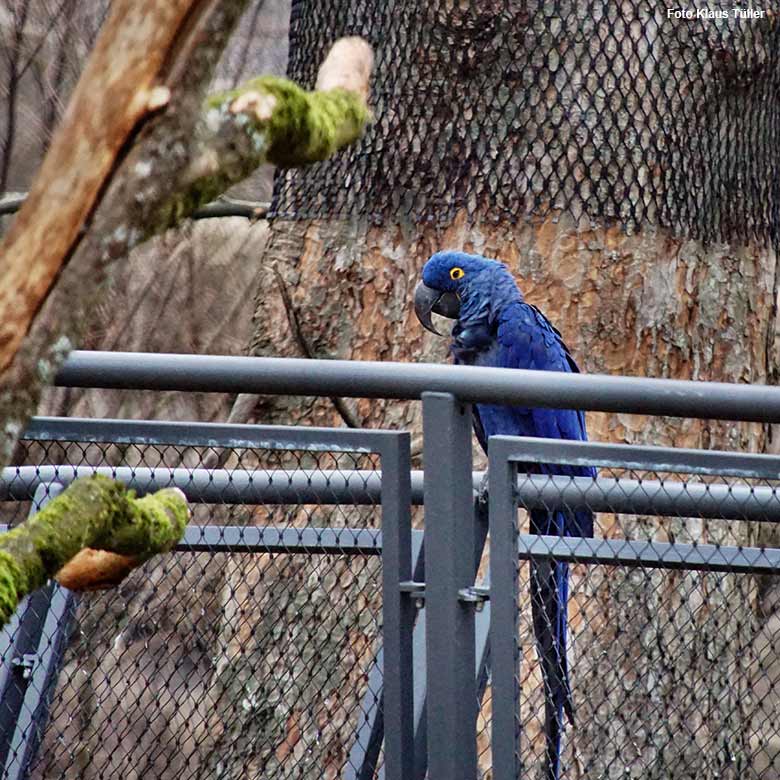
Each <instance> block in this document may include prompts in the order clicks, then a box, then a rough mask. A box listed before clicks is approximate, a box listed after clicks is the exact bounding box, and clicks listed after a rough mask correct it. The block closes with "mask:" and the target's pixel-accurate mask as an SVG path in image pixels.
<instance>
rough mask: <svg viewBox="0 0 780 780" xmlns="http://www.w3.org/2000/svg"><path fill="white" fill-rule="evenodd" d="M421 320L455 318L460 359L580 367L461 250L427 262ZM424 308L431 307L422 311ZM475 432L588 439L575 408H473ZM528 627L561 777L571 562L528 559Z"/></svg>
mask: <svg viewBox="0 0 780 780" xmlns="http://www.w3.org/2000/svg"><path fill="white" fill-rule="evenodd" d="M415 306H416V307H417V309H418V316H420V319H421V321H422V322H423V324H425V325H426V327H432V325H431V323H430V311H434V312H438V313H442V314H445V315H446V316H450V317H457V322H456V324H455V327H454V328H453V330H452V344H451V352H452V355H453V357H454V360H455V362H456V363H462V364H467V365H478V366H498V367H505V368H526V369H539V370H544V371H562V372H576V371H577V370H578V369H577V365H576V363H575V362H574V359H573V358H572V356H571V354H570V352H569V350H568V348H567V347H566V345H565V344H564V342H563V339H562V337H561V334H560V333H559V332H558V331H557V330H556V329H555V328H554V327H553V325H552V324H551V323H550V322H549V320H548V319H547V318H546V317H545V316H544V315H543V314H542V313H541V312H540V311H539V310H538V309H537V308H536V307H535V306H532V305H530V304H528V303H526V302H525V300H524V299H523V296H522V294H521V292H520V290H519V289H518V288H517V285H516V284H515V281H514V279H513V278H512V276H511V274H510V273H509V271H508V270H507V268H506V266H505V265H504V264H503V263H499V262H498V261H496V260H489V259H487V258H484V257H481V256H479V255H469V254H465V253H463V252H438V253H436V254H435V255H433V256H432V257H431V258H430V259H429V260H428V262H427V263H426V264H425V267H424V268H423V274H422V284H421V285H420V286H419V288H418V291H417V292H416V294H415ZM426 309H427V311H426ZM474 428H475V431H476V434H477V437H478V439H479V442H480V444H481V445H482V447H483V449H485V450H486V449H487V439H488V437H490V436H492V435H494V434H503V435H511V436H540V437H545V438H552V439H575V440H580V441H584V440H586V439H587V434H586V430H585V416H584V414H583V413H582V412H581V411H576V410H566V409H539V408H521V407H508V406H494V405H490V404H477V405H476V406H475V409H474ZM520 470H521V471H523V470H525V471H526V472H534V473H542V474H563V475H570V476H595V471H594V469H592V468H588V467H569V466H558V465H544V464H543V465H537V464H526V465H525V467H523V466H521V467H520ZM530 526H531V533H538V534H551V535H556V536H560V535H563V536H592V535H593V515H592V513H591V512H589V511H586V510H580V511H571V512H546V511H537V510H535V511H533V512H531V518H530ZM531 600H532V611H533V624H534V633H535V636H536V642H537V650H538V653H539V657H540V661H541V664H542V671H543V677H544V682H545V734H546V740H547V747H546V758H547V762H546V763H547V768H546V774H547V777H548V780H558V777H559V773H560V748H561V745H560V740H561V734H562V731H563V713H564V711H565V712H566V713H567V715H568V717H569V720H570V721H571V722H572V723H573V722H574V710H573V706H572V699H571V690H570V687H569V675H568V667H567V659H566V617H567V601H568V566H567V564H565V563H558V562H552V561H546V560H535V561H533V562H532V564H531Z"/></svg>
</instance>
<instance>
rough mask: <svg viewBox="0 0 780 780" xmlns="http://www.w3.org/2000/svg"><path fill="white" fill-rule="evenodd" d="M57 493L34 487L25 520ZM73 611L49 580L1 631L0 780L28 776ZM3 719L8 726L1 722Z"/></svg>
mask: <svg viewBox="0 0 780 780" xmlns="http://www.w3.org/2000/svg"><path fill="white" fill-rule="evenodd" d="M62 489H63V488H62V485H59V484H50V485H45V484H42V485H39V486H38V488H37V489H36V491H35V497H34V499H33V507H32V510H31V511H30V516H32V515H34V514H35V512H37V511H39V510H40V509H42V508H43V506H45V504H46V503H47V502H48V501H49V500H51V499H52V498H54V497H55V496H57V495H58V494H59V493H61V492H62ZM74 607H75V598H74V596H73V595H72V594H71V593H70V591H68V590H66V589H65V588H62V587H60V586H59V585H57V584H56V583H55V582H51V583H49V584H48V585H47V586H46V587H45V588H41V589H40V590H38V591H36V592H35V593H33V594H31V595H30V597H29V598H28V599H27V603H26V604H25V605H23V606H22V607H20V610H19V612H18V614H19V615H20V616H21V617H20V619H19V620H18V621H13V622H12V623H11V624H10V625H9V626H8V627H7V628H9V629H11V630H13V631H14V635H13V636H12V637H11V638H10V641H7V640H6V641H4V642H3V643H2V644H3V647H2V651H3V652H2V656H3V658H2V661H3V663H2V667H3V668H2V671H0V694H2V709H4V710H5V712H4V713H3V717H2V718H0V725H2V726H3V731H2V735H1V736H0V765H2V767H3V773H2V777H3V778H5V780H20V779H21V778H24V777H26V776H27V775H28V774H29V769H30V764H31V762H32V759H33V757H34V756H35V753H36V751H37V749H38V745H39V743H40V738H41V736H42V735H43V730H44V729H45V727H46V723H47V721H48V717H49V704H50V701H51V696H52V693H53V692H54V688H55V686H56V682H57V674H58V672H59V668H60V665H61V663H62V656H63V653H64V650H65V645H66V643H67V634H68V624H69V623H70V620H71V618H72V615H73V610H74ZM22 610H24V611H22ZM9 718H12V722H10V723H6V721H8V719H9ZM6 728H7V730H6Z"/></svg>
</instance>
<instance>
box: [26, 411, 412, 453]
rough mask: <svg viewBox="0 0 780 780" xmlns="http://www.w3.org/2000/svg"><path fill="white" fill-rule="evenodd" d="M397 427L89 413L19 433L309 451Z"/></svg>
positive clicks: (364, 447)
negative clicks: (116, 416)
mask: <svg viewBox="0 0 780 780" xmlns="http://www.w3.org/2000/svg"><path fill="white" fill-rule="evenodd" d="M400 435H401V432H400V431H384V430H380V429H374V428H316V427H307V426H305V425H295V426H293V425H229V424H225V423H204V422H183V423H182V422H169V421H167V420H113V419H99V418H97V419H96V418H91V417H33V418H32V419H30V421H29V422H28V423H27V427H26V428H25V431H24V436H23V438H26V439H36V440H42V441H79V442H110V443H112V444H139V445H144V444H168V445H175V446H184V447H224V448H227V449H242V448H256V449H265V450H306V451H307V452H364V453H365V452H376V453H379V452H380V451H381V449H382V447H383V446H384V445H385V444H386V443H387V442H388V441H390V440H392V439H393V438H394V437H397V436H400Z"/></svg>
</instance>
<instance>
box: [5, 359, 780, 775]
mask: <svg viewBox="0 0 780 780" xmlns="http://www.w3.org/2000/svg"><path fill="white" fill-rule="evenodd" d="M101 359H103V358H101V357H100V356H95V357H90V356H88V355H85V354H83V353H82V354H81V355H79V356H78V361H76V364H78V365H77V368H78V370H79V371H81V372H82V373H81V374H80V375H79V377H80V378H78V382H81V383H83V382H85V381H86V380H87V378H88V376H90V374H89V371H91V370H93V369H91V368H89V365H88V364H89V362H90V361H93V362H94V363H95V364H98V368H100V366H99V364H100V361H101ZM106 359H107V358H106ZM163 359H166V360H171V359H170V358H163V357H156V356H151V357H146V358H141V357H139V358H138V360H137V362H136V363H134V364H133V365H134V366H135V369H136V370H137V371H139V372H140V373H139V374H138V375H137V376H135V377H133V376H132V375H128V370H127V369H126V368H124V367H122V368H121V372H120V369H119V368H117V369H116V370H117V372H119V373H118V374H117V383H120V384H127V383H131V384H133V386H142V387H143V386H145V385H146V384H153V385H154V386H157V385H158V384H159V383H160V382H161V381H165V382H166V383H168V382H170V383H172V384H174V385H175V382H180V383H182V385H185V384H187V383H189V384H192V385H197V386H199V387H202V384H201V383H202V382H203V381H205V380H203V379H202V377H200V375H199V372H200V371H206V369H208V365H207V364H210V363H211V362H213V359H210V358H195V357H193V358H186V360H187V361H188V366H189V370H188V372H186V374H183V373H182V372H181V371H179V370H175V371H174V370H173V367H171V368H170V375H167V374H166V373H165V372H166V371H167V370H169V369H165V368H164V367H162V368H161V367H160V366H159V365H156V362H155V361H158V360H163ZM79 361H80V363H79ZM172 362H175V361H172ZM310 362H311V365H312V368H313V369H314V368H316V369H317V377H316V383H317V388H316V389H315V388H314V385H313V384H311V383H313V382H314V380H313V379H312V378H311V376H310V375H309V374H305V375H301V374H300V372H299V370H298V369H299V364H298V363H297V362H296V361H283V360H266V361H260V362H256V361H251V360H247V361H240V360H239V361H238V363H236V364H234V365H233V369H232V370H233V371H234V372H236V373H234V375H232V376H230V377H227V378H225V379H224V381H225V382H227V381H228V380H229V381H231V382H232V381H235V380H236V376H237V375H238V372H239V371H246V374H245V375H244V377H243V379H242V381H245V382H246V384H247V386H249V387H256V388H257V389H258V390H263V389H270V390H271V391H272V392H280V391H287V390H288V389H289V388H290V387H293V386H294V387H296V388H300V389H301V390H305V391H308V392H319V393H323V394H333V393H334V392H335V393H343V392H344V391H345V389H346V390H347V391H348V385H347V383H348V382H352V383H353V384H354V370H355V369H354V367H352V366H350V365H349V364H341V363H336V362H333V361H310ZM260 364H262V366H263V372H262V376H261V377H260V378H259V379H258V378H257V376H256V375H254V376H255V378H253V374H252V371H253V370H254V367H255V366H257V365H260ZM79 365H80V367H79ZM117 365H118V364H117ZM123 365H124V364H123ZM155 366H156V367H155ZM94 370H97V368H96V369H94ZM110 370H113V369H110V367H109V369H106V368H105V367H103V368H100V372H99V376H100V381H102V382H107V381H109V379H110V377H111V374H110ZM144 371H147V373H144ZM365 371H366V372H367V373H365V375H364V381H363V382H362V383H361V384H360V387H359V388H355V392H363V393H368V394H372V393H373V394H380V393H384V394H387V395H390V396H393V397H407V398H408V397H411V398H414V397H421V398H422V401H423V421H424V425H423V457H424V464H425V471H424V472H422V471H412V470H411V465H410V457H411V456H410V437H409V434H408V433H404V432H387V431H384V432H383V431H369V430H348V429H338V430H330V429H316V428H302V427H289V428H272V427H264V426H231V425H206V424H181V423H161V422H128V421H100V420H93V421H85V420H69V419H45V418H44V419H39V420H35V421H33V422H32V423H31V425H30V427H29V429H28V432H27V438H26V439H25V440H23V442H22V444H21V445H20V447H19V449H18V451H17V453H16V462H15V464H14V465H12V466H11V467H9V468H8V469H6V470H5V471H4V472H3V474H2V479H0V503H1V504H2V506H1V508H2V510H3V512H4V516H5V517H14V522H17V521H19V520H21V519H23V517H24V516H25V515H26V514H27V513H29V512H30V511H33V510H34V509H35V504H36V503H37V504H40V503H41V502H42V501H44V500H46V498H47V494H49V495H50V494H52V493H53V492H57V491H58V490H60V489H62V487H66V486H67V485H68V484H69V483H70V482H71V481H72V480H73V479H74V478H76V477H78V476H82V475H87V474H90V473H94V472H95V471H99V472H103V473H107V474H110V475H112V476H115V477H116V478H118V479H120V480H122V481H123V482H125V483H126V484H127V485H129V486H131V487H133V488H134V489H135V490H137V491H138V492H139V493H145V492H147V491H150V490H155V489H158V488H160V487H164V486H167V485H171V484H174V485H177V486H179V487H180V488H182V489H183V490H184V491H185V493H186V494H187V497H188V499H189V501H190V503H191V505H192V507H193V520H192V523H191V525H190V526H189V527H188V529H187V532H186V535H185V538H184V540H183V542H182V543H181V544H180V545H179V547H178V548H177V550H176V551H175V552H173V553H171V554H169V555H166V556H161V557H159V558H158V559H156V560H155V561H153V562H151V563H149V564H147V565H146V566H145V567H142V568H141V569H139V570H138V571H136V572H135V573H134V574H133V575H132V576H131V577H130V578H129V579H128V580H127V581H126V582H125V583H123V585H122V586H121V587H119V588H118V589H116V590H114V591H110V592H106V593H98V594H86V595H81V596H78V597H76V596H75V595H73V594H68V593H67V592H65V591H63V590H61V589H58V588H50V589H48V590H47V589H44V590H42V591H39V592H38V593H36V594H34V595H33V596H32V597H31V598H30V599H29V600H28V602H27V603H26V604H25V605H23V606H22V608H21V609H20V610H19V612H18V613H17V616H16V618H15V619H14V622H13V623H12V624H11V625H10V626H9V627H7V629H6V631H4V632H2V633H1V634H0V654H1V655H2V660H3V663H2V666H0V686H2V688H1V690H2V700H1V702H0V721H2V728H0V734H2V741H0V751H2V752H1V753H0V757H2V760H3V762H4V767H5V774H4V777H7V778H9V780H10V778H22V777H35V778H41V779H43V778H60V777H62V778H67V777H82V776H83V777H103V778H114V777H117V776H120V775H128V776H131V777H135V776H141V775H143V776H144V777H168V776H170V775H174V774H175V776H177V777H215V776H216V777H239V776H241V777H243V776H250V777H251V776H266V775H273V776H274V777H296V778H314V777H317V778H320V777H334V778H336V777H338V778H346V779H347V780H349V779H350V778H354V779H355V780H357V779H358V778H360V779H361V780H368V779H369V778H375V777H376V778H380V777H386V778H387V780H424V778H425V776H426V773H427V774H428V776H429V777H430V778H432V779H435V780H439V779H440V778H448V777H453V776H463V777H469V778H470V777H484V778H488V777H492V778H494V779H495V780H510V779H511V780H516V778H517V777H518V776H520V775H521V774H522V775H523V776H525V777H530V778H545V780H549V778H551V777H552V775H553V772H551V770H550V764H551V762H552V761H555V762H557V761H558V758H557V756H558V754H560V768H559V769H558V770H557V776H558V777H560V778H570V777H571V778H579V777H583V778H613V777H615V778H616V777H621V778H622V777H642V778H645V777H651V778H668V777H674V778H677V777H696V778H697V780H698V778H712V779H713V780H714V778H716V777H717V778H724V777H726V778H761V780H772V778H776V777H780V719H779V718H778V712H780V699H778V694H777V692H776V688H778V684H780V664H778V663H777V660H776V658H777V655H778V654H777V646H778V638H780V624H778V621H777V618H776V610H775V609H774V608H772V605H767V604H766V603H765V601H766V599H767V598H771V597H773V596H772V594H774V593H775V592H776V588H774V587H769V585H770V584H771V582H770V581H771V580H773V579H774V578H775V577H776V576H777V574H778V572H780V550H778V549H773V548H771V547H769V546H766V545H765V544H764V543H763V540H764V539H771V538H772V535H773V534H768V533H766V531H767V528H768V527H769V525H773V524H775V523H776V522H777V518H778V517H780V495H779V494H778V489H780V457H777V456H769V455H751V454H746V453H739V452H735V453H725V452H714V451H700V450H682V449H664V448H652V447H635V446H628V445H607V444H598V443H587V442H566V441H560V440H544V439H516V438H507V437H493V438H491V440H490V446H489V450H490V452H489V460H490V468H489V483H487V484H483V483H482V481H481V475H480V474H475V473H472V460H471V456H472V449H471V445H472V432H471V416H470V414H469V408H468V405H467V404H464V403H462V402H461V401H459V400H458V399H457V398H456V397H455V396H454V395H453V394H451V393H447V392H442V390H441V388H442V386H443V383H444V382H445V380H446V382H447V384H448V386H450V387H452V389H453V390H454V391H457V392H458V393H459V394H460V395H461V396H465V397H466V398H482V399H485V400H486V401H487V402H492V403H501V402H507V401H513V400H514V401H515V402H517V401H518V400H519V398H518V394H519V393H520V392H521V391H520V390H518V386H517V384H516V382H515V381H514V377H513V376H512V377H508V376H507V375H508V374H512V375H514V374H517V372H513V371H506V370H500V369H477V368H470V367H442V366H438V367H432V366H422V365H417V366H407V367H404V366H400V365H395V364H394V365H390V366H376V365H372V366H370V367H369V368H368V369H365ZM85 372H86V373H85ZM120 373H121V376H120ZM287 373H290V374H291V376H290V377H287ZM548 374H549V372H538V373H536V374H534V373H533V372H531V373H529V374H523V376H525V377H526V378H527V383H526V385H524V386H523V387H522V388H521V390H522V393H524V394H525V395H524V396H523V397H522V403H523V404H525V405H528V404H533V403H538V402H539V401H540V400H541V401H543V402H545V403H548V404H549V403H559V402H561V400H562V399H563V395H557V396H556V395H555V394H556V393H559V394H568V395H566V396H565V397H566V399H567V401H568V402H569V403H572V404H575V405H577V406H581V407H589V406H595V407H597V408H598V407H602V408H603V407H604V406H606V407H608V408H613V409H622V410H633V411H637V412H645V413H656V414H657V413H664V412H672V411H677V412H678V413H693V414H697V413H698V414H701V413H703V411H704V410H705V409H706V410H707V411H710V412H712V413H718V414H722V415H724V416H735V417H738V418H740V417H741V418H748V419H763V418H764V417H770V418H774V417H775V416H777V417H780V398H778V395H777V392H776V391H775V390H773V389H772V388H757V387H745V386H734V387H725V386H721V385H707V386H706V388H705V389H706V392H704V391H703V389H702V385H701V383H698V384H695V385H694V384H692V383H681V382H676V383H675V382H669V381H658V382H648V383H646V386H645V385H643V386H642V388H641V392H639V390H638V389H637V385H636V383H635V382H630V381H626V380H624V379H621V378H613V377H601V378H599V377H583V376H579V377H578V376H573V375H572V376H567V375H560V376H557V377H555V376H549V375H548ZM226 376H227V375H226ZM166 377H167V378H166ZM171 377H173V378H171ZM504 378H506V380H507V384H505V385H504V384H502V383H503V382H504ZM510 379H511V380H512V381H509V380H510ZM174 380H175V381H174ZM73 381H74V382H76V377H75V376H74V378H73ZM111 381H113V380H111ZM209 381H210V382H212V383H213V385H212V386H213V387H218V386H219V381H222V380H218V379H211V380H209ZM253 382H254V383H255V384H254V385H253V384H252V383H253ZM307 383H309V384H307ZM426 384H427V385H428V386H431V385H434V386H436V387H437V388H439V391H438V392H427V391H426V390H425V386H426ZM180 389H188V387H180ZM703 399H706V407H705V406H702V404H703V403H704V401H703ZM572 467H576V469H574V470H573V469H572ZM590 467H594V468H597V469H598V474H597V475H596V476H589V475H587V476H582V474H583V473H585V474H589V473H590V472H588V471H585V472H583V469H588V468H590ZM485 488H487V490H486V489H485ZM485 496H487V500H485ZM416 504H424V507H425V516H424V528H425V530H424V537H423V532H422V531H416V530H413V529H412V519H413V513H412V511H411V507H412V506H413V505H416ZM520 510H523V511H520ZM583 512H585V513H588V514H590V513H592V514H593V517H594V531H595V532H594V536H593V538H585V537H583V536H582V535H581V534H580V533H579V531H578V530H577V529H582V528H585V527H586V525H587V523H586V522H585V520H584V519H583V516H582V514H581V513H583ZM578 514H579V516H578V518H577V524H576V527H574V526H571V525H567V522H569V520H568V518H571V517H573V516H576V515H578ZM527 515H530V518H531V521H530V523H528V521H527ZM488 531H489V534H488ZM773 533H774V532H773ZM488 539H489V544H488ZM564 564H565V565H566V566H567V567H568V570H567V571H566V572H564V571H563V569H562V568H561V566H562V565H564ZM564 574H565V576H564ZM551 581H554V585H553V589H552V591H551V590H550V588H549V587H547V590H546V591H545V586H549V585H550V582H551ZM564 583H566V585H567V587H568V594H567V595H565V596H564V595H560V596H559V597H558V601H557V603H556V602H555V600H554V598H552V597H553V596H555V594H556V593H559V594H563V593H564V590H563V589H564ZM558 589H560V590H558ZM545 592H546V593H547V596H546V598H547V602H546V603H547V605H548V606H546V607H545V608H544V609H543V610H541V611H540V610H539V609H538V606H537V608H536V609H535V606H534V601H535V600H536V602H537V605H538V604H539V603H542V602H543V596H544V594H545ZM535 594H536V595H535ZM551 594H552V596H551ZM550 603H552V604H553V606H554V607H555V609H557V610H558V612H557V613H556V612H553V611H551V608H550V606H549V604H550ZM564 605H565V609H566V612H564ZM566 613H567V614H566ZM556 615H557V617H556ZM545 620H546V621H547V622H546V623H545ZM564 622H565V624H566V631H565V634H566V642H565V647H564V644H563V642H562V639H561V636H562V633H563V630H562V626H563V625H564ZM553 626H555V627H556V628H555V631H557V632H558V634H557V637H556V635H555V632H554V631H552V627H553ZM545 630H547V635H550V633H551V631H552V635H553V638H554V641H552V642H550V641H547V644H545ZM550 648H552V653H553V654H552V655H551V656H550V655H549V654H548V655H545V653H546V652H548V651H550ZM556 648H557V651H556ZM556 652H557V655H556V654H555V653H556ZM540 657H541V658H542V659H543V660H544V663H540ZM566 664H567V665H568V674H569V680H570V693H571V702H572V705H573V706H572V707H571V709H572V715H573V719H574V721H575V722H574V723H573V724H572V723H569V721H568V717H567V715H568V713H566V710H567V709H568V708H567V706H566V704H567V702H566V701H565V696H563V697H562V696H561V694H560V691H562V690H563V691H564V692H566V693H568V691H567V690H566V686H565V676H564V675H562V674H559V676H558V679H557V682H556V678H555V674H556V672H557V670H559V669H561V668H563V666H564V665H566ZM562 686H563V687H562ZM556 691H557V693H556ZM549 702H553V703H554V706H552V707H551V705H550V704H549ZM556 712H558V715H557V716H556V714H555V713H556ZM556 717H557V720H556ZM551 723H552V724H553V726H555V728H557V729H559V730H560V731H561V735H560V745H558V738H557V737H556V738H555V741H554V743H552V744H553V745H554V748H555V750H554V751H553V750H551V747H550V746H551V740H550V736H549V735H550V728H551Z"/></svg>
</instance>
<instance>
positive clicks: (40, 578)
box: [0, 475, 189, 628]
mask: <svg viewBox="0 0 780 780" xmlns="http://www.w3.org/2000/svg"><path fill="white" fill-rule="evenodd" d="M188 517H189V511H188V509H187V503H186V501H185V499H184V495H183V494H182V492H181V491H180V490H177V489H170V490H161V491H158V492H157V493H154V494H151V495H148V496H145V497H143V498H135V496H134V495H133V493H132V492H130V491H127V490H126V489H125V488H124V487H123V486H122V485H120V484H119V483H117V482H114V481H112V480H110V479H107V478H106V477H101V476H98V475H96V476H94V477H91V478H89V479H82V480H76V481H75V482H74V483H73V484H72V485H71V486H70V487H69V488H68V489H67V490H66V491H64V492H63V493H62V495H59V496H57V497H56V498H54V499H52V500H51V501H50V502H49V503H48V504H47V505H46V506H45V507H43V508H42V509H41V510H40V511H39V512H37V513H36V514H35V515H34V516H33V517H32V518H30V519H29V520H27V521H26V522H25V523H22V524H21V525H18V526H16V527H15V528H14V529H13V530H11V531H8V532H7V533H4V534H2V535H0V628H2V626H3V625H5V623H7V622H8V620H9V619H10V617H11V615H13V613H14V611H15V610H16V607H17V605H18V604H19V602H20V601H21V600H22V599H23V598H24V597H25V596H26V595H28V594H29V593H32V591H34V590H37V589H38V588H40V587H42V586H43V585H44V584H45V583H46V580H47V579H49V578H50V577H55V578H56V579H57V580H58V581H59V582H60V583H61V584H62V585H64V586H65V587H67V588H70V589H71V590H85V589H94V588H100V587H108V586H110V585H116V584H118V583H119V582H120V581H121V580H122V579H124V577H125V576H126V575H127V574H129V572H130V571H131V570H132V569H133V568H134V567H135V566H138V565H140V564H141V563H143V562H144V561H147V560H148V559H149V558H151V557H152V556H153V555H157V554H158V553H162V552H168V551H169V550H170V549H171V548H172V547H173V546H174V545H175V544H176V542H178V541H179V539H180V538H181V537H182V534H183V533H184V528H185V526H186V525H187V518H188ZM85 548H92V554H91V555H90V556H88V557H84V556H79V553H81V552H82V551H83V550H84V549H85ZM100 551H102V552H105V553H109V554H110V555H108V556H105V555H101V552H100ZM78 558H80V560H77V559H78Z"/></svg>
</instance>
